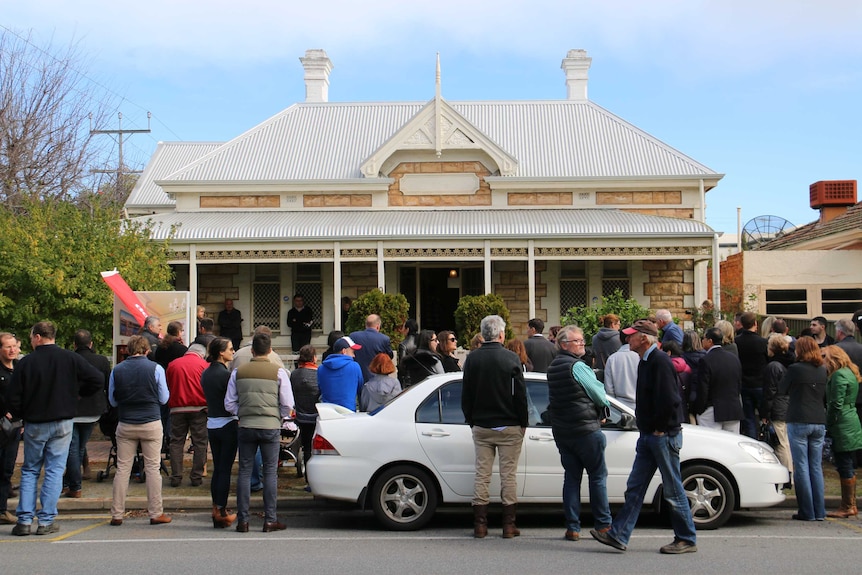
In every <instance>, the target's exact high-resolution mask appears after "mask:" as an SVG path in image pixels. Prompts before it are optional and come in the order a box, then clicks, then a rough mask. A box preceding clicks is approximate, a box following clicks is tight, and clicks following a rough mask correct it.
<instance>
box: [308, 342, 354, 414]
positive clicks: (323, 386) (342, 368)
mask: <svg viewBox="0 0 862 575" xmlns="http://www.w3.org/2000/svg"><path fill="white" fill-rule="evenodd" d="M364 384H365V378H363V377H362V368H361V367H359V364H358V363H356V360H355V359H353V358H352V357H351V356H349V355H343V354H340V353H333V354H331V355H328V356H327V357H326V359H325V360H324V361H323V363H321V364H320V367H318V368H317V386H318V387H319V388H320V401H321V403H334V404H336V405H340V406H342V407H346V408H347V409H351V410H353V411H356V397H357V396H358V395H359V393H360V392H361V391H362V386H363V385H364Z"/></svg>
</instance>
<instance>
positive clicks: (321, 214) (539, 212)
mask: <svg viewBox="0 0 862 575" xmlns="http://www.w3.org/2000/svg"><path fill="white" fill-rule="evenodd" d="M135 220H137V221H147V220H151V221H152V222H153V223H154V224H155V229H154V234H153V237H154V239H156V240H163V239H166V238H167V237H168V236H169V235H170V230H171V228H172V227H173V226H178V227H177V228H176V235H175V236H174V241H180V242H208V241H228V240H229V241H279V240H283V241H290V240H303V241H304V240H309V241H320V240H326V241H335V240H342V241H343V240H351V241H355V240H387V239H405V240H421V239H435V240H439V239H440V238H447V237H450V238H457V239H465V238H466V239H469V238H474V239H505V238H512V239H518V238H523V239H542V238H561V237H573V238H578V239H588V238H592V237H601V238H603V239H605V240H607V239H608V238H612V237H618V238H649V237H661V238H673V237H678V238H682V237H690V238H695V237H698V238H706V237H712V236H713V234H714V231H713V230H712V228H710V227H709V226H707V225H706V224H704V223H702V222H698V221H696V220H688V219H677V218H667V217H660V216H647V215H642V214H637V213H631V212H623V211H618V210H605V209H554V210H545V209H496V210H494V209H476V210H433V211H431V210H429V211H424V210H367V211H323V210H309V211H229V212H220V211H206V212H179V213H177V212H168V213H162V214H155V215H152V216H142V217H139V218H135Z"/></svg>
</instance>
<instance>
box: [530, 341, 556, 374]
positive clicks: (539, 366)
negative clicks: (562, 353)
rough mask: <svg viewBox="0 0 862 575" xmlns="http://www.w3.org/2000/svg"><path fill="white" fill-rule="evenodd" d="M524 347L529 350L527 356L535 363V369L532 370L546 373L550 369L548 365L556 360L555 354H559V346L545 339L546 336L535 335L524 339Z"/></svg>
mask: <svg viewBox="0 0 862 575" xmlns="http://www.w3.org/2000/svg"><path fill="white" fill-rule="evenodd" d="M524 349H525V350H527V357H529V358H530V361H531V362H532V364H533V369H531V370H530V371H538V372H540V373H545V372H547V371H548V366H549V365H551V362H552V361H554V356H555V355H557V346H555V345H554V344H553V343H551V342H550V341H549V340H547V339H545V337H544V336H541V335H535V336H532V337H528V338H527V339H525V340H524Z"/></svg>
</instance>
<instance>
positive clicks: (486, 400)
mask: <svg viewBox="0 0 862 575" xmlns="http://www.w3.org/2000/svg"><path fill="white" fill-rule="evenodd" d="M480 331H481V333H482V340H483V343H482V345H481V347H479V348H478V349H477V350H475V351H472V352H470V355H468V356H467V359H466V360H465V362H464V375H463V384H462V392H461V410H462V411H463V412H464V419H465V421H466V422H467V424H468V425H469V426H470V429H471V430H472V431H473V445H474V446H475V449H476V476H475V480H474V482H473V537H477V538H480V539H481V538H483V537H485V536H486V535H487V534H488V504H489V503H490V497H489V494H488V488H489V485H490V483H491V470H492V468H493V465H494V457H495V454H496V453H499V456H500V464H499V465H500V484H501V485H500V497H501V499H502V500H503V538H504V539H511V538H512V537H517V536H518V535H520V534H521V532H520V531H519V530H518V528H517V527H516V525H515V515H516V509H517V504H518V480H517V473H518V458H519V457H520V456H521V445H522V444H523V442H524V432H525V430H526V429H527V425H528V419H527V386H526V384H525V383H524V371H523V369H522V367H521V360H520V359H519V358H518V356H517V355H516V354H514V353H513V352H511V351H509V350H507V349H506V348H504V347H503V341H504V339H505V337H506V322H505V321H504V320H503V318H501V317H500V316H498V315H489V316H487V317H485V318H483V319H482V322H481V323H480Z"/></svg>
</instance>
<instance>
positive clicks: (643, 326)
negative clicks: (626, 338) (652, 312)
mask: <svg viewBox="0 0 862 575" xmlns="http://www.w3.org/2000/svg"><path fill="white" fill-rule="evenodd" d="M637 332H640V333H645V334H647V335H653V336H657V335H658V328H657V327H656V325H655V324H654V323H653V322H651V321H650V320H648V319H639V320H637V321H636V322H634V323H633V324H632V325H631V326H629V327H627V328H625V329H624V330H623V333H624V334H626V335H632V334H633V333H637Z"/></svg>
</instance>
